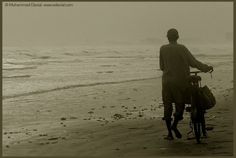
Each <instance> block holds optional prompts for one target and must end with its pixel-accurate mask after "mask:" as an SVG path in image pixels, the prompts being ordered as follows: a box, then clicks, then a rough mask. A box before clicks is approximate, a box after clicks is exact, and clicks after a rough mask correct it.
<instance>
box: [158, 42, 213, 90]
mask: <svg viewBox="0 0 236 158" xmlns="http://www.w3.org/2000/svg"><path fill="white" fill-rule="evenodd" d="M159 60H160V69H161V70H162V71H163V76H162V79H163V83H164V84H165V83H168V84H175V85H177V86H178V87H179V86H180V87H181V86H184V87H185V86H186V85H187V84H188V76H189V75H190V66H191V67H193V68H197V69H199V70H201V71H203V72H207V71H208V70H209V66H208V65H205V64H203V63H201V62H200V61H198V60H196V59H195V58H194V57H193V55H192V54H191V53H190V51H189V50H188V49H187V48H186V47H185V46H184V45H181V44H177V43H170V44H167V45H163V46H162V47H161V48H160V56H159Z"/></svg>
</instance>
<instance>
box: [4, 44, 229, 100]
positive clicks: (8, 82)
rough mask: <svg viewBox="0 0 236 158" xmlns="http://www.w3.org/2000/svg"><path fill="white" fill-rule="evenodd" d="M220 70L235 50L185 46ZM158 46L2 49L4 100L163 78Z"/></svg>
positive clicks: (213, 46) (217, 46) (206, 46)
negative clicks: (70, 89)
mask: <svg viewBox="0 0 236 158" xmlns="http://www.w3.org/2000/svg"><path fill="white" fill-rule="evenodd" d="M187 47H188V48H189V50H190V51H191V52H192V53H193V54H194V56H195V57H196V58H197V59H199V60H200V61H202V62H204V63H207V64H210V65H213V66H214V68H217V69H220V68H223V67H221V66H225V65H229V66H231V67H232V63H233V46H232V45H189V46H187ZM159 48H160V46H78V47H27V48H23V47H4V48H3V68H2V70H3V99H7V98H14V97H19V96H26V95H34V94H38V93H47V92H50V91H56V90H63V89H69V88H74V87H85V86H93V85H101V84H113V83H122V82H127V81H135V80H144V79H149V78H158V77H161V74H162V72H161V71H160V70H159Z"/></svg>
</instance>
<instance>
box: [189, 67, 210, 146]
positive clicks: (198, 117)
mask: <svg viewBox="0 0 236 158" xmlns="http://www.w3.org/2000/svg"><path fill="white" fill-rule="evenodd" d="M200 72H201V71H195V72H191V73H194V75H190V78H189V79H190V84H191V108H190V111H189V112H190V115H191V120H190V128H191V129H192V131H190V132H193V130H194V133H195V137H196V140H197V142H198V143H200V136H201V132H202V134H203V135H205V134H206V127H205V117H204V113H205V110H203V109H202V108H201V103H200V100H199V89H200V88H201V77H200V76H198V75H197V74H198V73H200ZM192 124H193V125H194V127H193V126H192ZM190 132H188V134H189V133H190Z"/></svg>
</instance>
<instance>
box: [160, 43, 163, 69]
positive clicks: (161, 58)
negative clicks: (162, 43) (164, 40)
mask: <svg viewBox="0 0 236 158" xmlns="http://www.w3.org/2000/svg"><path fill="white" fill-rule="evenodd" d="M159 64H160V69H161V70H162V71H163V70H164V62H163V57H162V47H161V48H160V55H159Z"/></svg>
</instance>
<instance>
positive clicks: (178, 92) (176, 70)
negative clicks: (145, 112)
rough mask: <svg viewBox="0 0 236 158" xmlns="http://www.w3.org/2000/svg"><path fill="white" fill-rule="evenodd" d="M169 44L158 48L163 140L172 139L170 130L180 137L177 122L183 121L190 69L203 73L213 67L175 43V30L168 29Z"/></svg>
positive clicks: (177, 35)
mask: <svg viewBox="0 0 236 158" xmlns="http://www.w3.org/2000/svg"><path fill="white" fill-rule="evenodd" d="M167 38H168V40H169V44H167V45H163V46H161V48H160V56H159V59H160V69H161V70H162V71H163V75H162V100H163V103H164V117H163V120H165V121H166V126H167V130H168V135H167V137H165V139H168V140H172V139H174V137H173V135H172V130H173V131H174V133H175V136H176V137H177V138H181V137H182V135H181V133H180V132H179V130H178V129H177V125H178V122H179V121H180V120H182V119H183V112H184V107H185V100H186V92H187V89H188V87H189V82H188V77H189V75H190V67H193V68H197V69H199V70H201V71H203V72H208V71H212V70H213V67H212V66H208V65H206V64H203V63H201V62H199V61H198V60H196V59H195V58H194V57H193V55H192V54H191V53H190V51H189V50H188V49H187V48H186V47H185V46H184V45H181V44H178V43H177V40H178V38H179V34H178V31H177V30H176V29H170V30H168V32H167ZM172 103H175V113H174V122H173V124H172V125H171V121H172V118H171V116H172V111H173V107H172Z"/></svg>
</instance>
